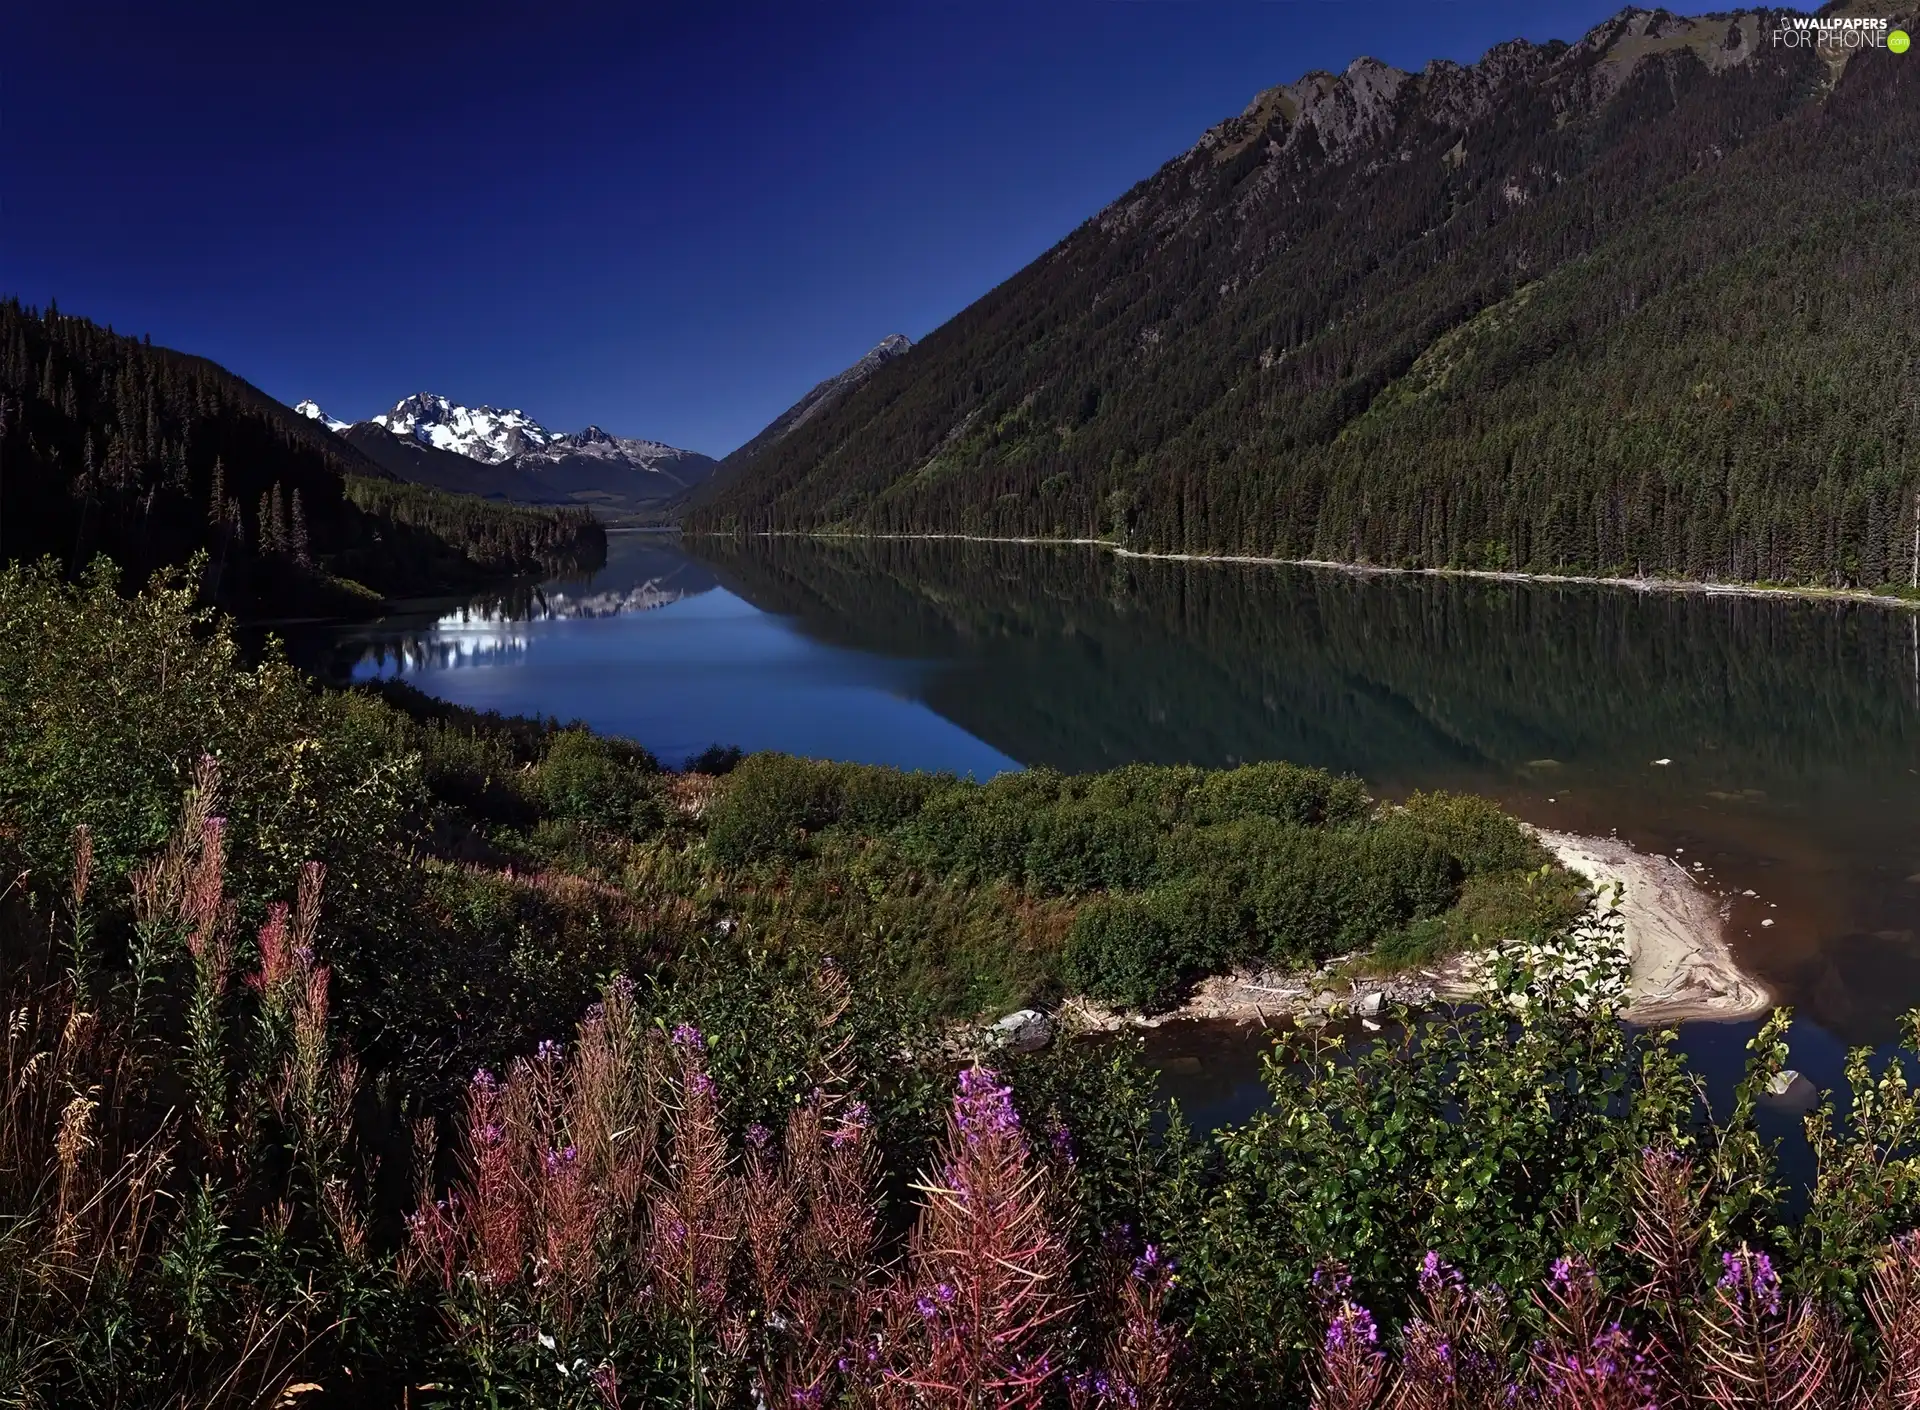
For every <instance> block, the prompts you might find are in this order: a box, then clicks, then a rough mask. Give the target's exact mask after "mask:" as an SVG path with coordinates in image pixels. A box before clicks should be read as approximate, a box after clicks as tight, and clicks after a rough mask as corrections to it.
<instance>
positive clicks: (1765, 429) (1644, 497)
mask: <svg viewBox="0 0 1920 1410" xmlns="http://www.w3.org/2000/svg"><path fill="white" fill-rule="evenodd" d="M1767 23H1768V22H1767V21H1766V20H1765V18H1764V17H1759V16H1754V15H1741V16H1735V17H1731V18H1728V17H1721V18H1720V19H1718V20H1702V21H1687V20H1679V19H1676V18H1674V17H1672V16H1667V15H1664V14H1661V13H1655V14H1653V15H1648V14H1647V13H1646V12H1640V13H1638V14H1637V15H1636V14H1632V13H1627V14H1623V16H1622V17H1620V18H1619V19H1617V20H1615V21H1613V22H1611V23H1610V25H1608V26H1604V27H1603V28H1602V29H1600V30H1597V31H1595V33H1594V34H1593V35H1590V36H1589V37H1588V38H1587V39H1586V40H1585V41H1583V42H1582V43H1580V44H1577V45H1573V46H1566V45H1558V44H1556V45H1549V46H1544V47H1536V46H1532V45H1527V44H1519V43H1516V44H1514V45H1508V46H1503V47H1502V48H1500V49H1497V50H1495V51H1494V52H1493V53H1491V54H1490V55H1489V56H1488V57H1487V58H1486V59H1485V60H1483V61H1482V62H1481V63H1480V64H1479V65H1476V66H1474V67H1472V68H1467V69H1461V68H1458V67H1456V66H1452V65H1446V64H1435V65H1432V66H1429V68H1428V69H1427V70H1426V71H1425V72H1424V73H1422V74H1420V75H1414V76H1400V77H1399V78H1396V76H1395V75H1394V73H1393V71H1391V70H1387V69H1385V68H1384V67H1382V66H1379V65H1372V64H1371V63H1370V61H1363V62H1362V63H1360V64H1356V65H1355V66H1354V68H1352V69H1350V70H1349V71H1348V72H1347V74H1345V75H1344V76H1342V77H1340V78H1337V79H1336V78H1332V77H1329V76H1326V75H1320V76H1317V77H1316V76H1310V77H1309V79H1307V80H1303V81H1302V83H1301V84H1297V85H1294V86H1293V87H1292V88H1290V89H1287V90H1274V91H1273V92H1272V93H1269V94H1264V95H1262V96H1261V98H1260V99H1259V100H1257V101H1256V103H1255V105H1254V106H1253V107H1252V108H1250V109H1249V110H1248V112H1247V114H1245V115H1243V116H1242V117H1240V118H1237V119H1234V120H1232V121H1230V122H1228V123H1226V124H1223V125H1222V126H1221V127H1219V128H1216V129H1214V130H1213V131H1212V132H1210V133H1209V134H1207V136H1206V138H1205V139H1203V140H1202V142H1201V143H1200V144H1199V145H1197V146H1196V147H1195V148H1194V149H1193V151H1191V152H1189V153H1188V154H1187V155H1186V156H1184V157H1182V158H1179V159H1177V160H1176V161H1174V162H1171V163H1169V164H1168V165H1167V166H1166V167H1165V168H1163V169H1162V170H1161V171H1160V172H1159V173H1158V174H1157V175H1155V176H1154V177H1153V178H1151V179H1150V180H1148V181H1145V182H1143V183H1141V184H1140V185H1139V186H1138V187H1136V188H1135V189H1134V190H1133V191H1131V192H1129V193H1128V194H1127V195H1126V196H1125V197H1123V198H1122V199H1121V200H1120V201H1118V202H1116V203H1115V204H1114V205H1113V206H1111V207H1109V208H1108V209H1107V210H1106V211H1104V212H1102V213H1101V214H1100V215H1099V216H1098V217H1096V218H1095V219H1093V220H1090V221H1088V222H1087V223H1086V224H1085V225H1083V226H1082V227H1081V228H1080V229H1078V230H1077V231H1075V232H1074V233H1073V234H1072V235H1071V236H1069V237H1068V238H1067V239H1066V240H1064V241H1063V242H1061V244H1060V245H1058V246H1057V247H1055V248H1054V249H1053V250H1052V251H1050V252H1049V253H1048V254H1046V255H1045V256H1043V257H1042V258H1041V259H1039V260H1037V261H1035V262H1034V263H1033V264H1032V265H1030V266H1029V267H1028V268H1026V269H1024V270H1022V271H1021V272H1020V273H1019V274H1017V275H1015V276H1014V277H1013V278H1012V279H1010V280H1008V281H1007V282H1006V283H1005V284H1004V285H1002V286H1001V287H999V288H998V289H995V290H994V291H992V292H991V293H989V294H988V295H987V296H986V297H984V298H982V299H981V300H979V301H978V302H977V303H975V304H974V305H972V306H971V307H969V308H968V309H966V310H965V311H964V312H962V313H961V314H959V315H958V316H957V317H955V318H954V319H953V320H951V321H950V322H949V323H948V324H946V325H945V326H944V327H942V328H940V329H938V330H937V331H935V332H934V333H932V334H931V335H929V336H928V337H927V338H926V339H925V340H924V341H923V342H921V343H920V344H918V345H916V346H915V348H914V349H913V350H912V352H910V353H909V354H907V355H906V356H904V357H901V358H899V359H897V360H896V361H894V362H892V363H890V364H888V365H887V366H886V367H884V368H882V369H881V370H880V371H879V372H878V374H877V375H876V376H875V377H874V378H873V379H872V381H871V382H869V383H868V384H867V385H866V386H865V387H863V388H862V389H861V390H860V391H859V392H858V393H856V394H855V395H853V396H851V397H849V398H848V399H847V400H846V401H845V402H844V403H843V404H842V405H840V406H839V407H836V408H835V409H833V410H832V411H831V412H830V413H828V414H826V415H823V416H821V417H819V418H817V419H815V420H814V421H812V422H810V423H809V424H807V425H806V426H804V427H802V428H800V429H799V430H798V431H796V432H795V433H794V434H793V435H792V436H790V437H788V438H787V439H786V440H785V441H783V442H781V443H780V444H779V445H777V446H775V447H774V448H773V449H772V450H770V451H769V452H767V453H766V454H765V455H764V456H762V457H761V458H759V460H758V461H757V462H756V463H755V464H754V465H753V466H752V467H751V468H750V470H749V472H748V473H747V474H746V475H745V476H743V477H741V478H740V479H738V480H737V481H735V482H734V483H732V484H731V485H729V486H728V487H726V488H725V489H724V490H722V491H719V492H717V494H716V496H715V498H714V499H713V500H712V502H711V503H709V504H708V505H706V506H704V507H702V508H701V509H700V510H699V511H697V512H696V513H695V514H694V515H693V516H692V518H691V522H692V524H693V525H694V526H695V527H696V528H700V529H705V530H729V529H732V530H749V531H758V530H776V531H783V530H817V529H823V528H851V529H857V530H861V531H868V532H886V533H902V532H905V533H914V532H963V533H977V534H987V535H1041V536H1067V537H1079V536H1086V537H1103V538H1109V539H1112V540H1114V541H1117V542H1120V543H1124V544H1126V545H1128V546H1131V547H1134V548H1138V549H1152V550H1190V551H1212V552H1237V553H1254V554H1271V555H1277V556H1281V557H1288V558H1315V559H1329V560H1340V561H1364V562H1371V563H1377V564H1387V565H1399V566H1426V567H1438V566H1451V567H1471V568H1511V569H1520V570H1531V571H1540V572H1550V573H1579V572H1601V573H1608V574H1615V573H1621V574H1653V575H1676V576H1685V577H1690V578H1717V579H1730V580H1758V581H1782V582H1795V583H1807V584H1845V585H1879V584H1886V583H1894V584H1905V583H1907V582H1908V581H1910V578H1911V575H1912V573H1913V569H1914V562H1913V556H1914V527H1915V526H1914V505H1915V499H1916V491H1920V381H1917V380H1916V373H1917V370H1920V293H1917V292H1916V288H1915V285H1914V281H1913V279H1912V271H1913V270H1914V269H1915V268H1920V220H1917V219H1916V217H1917V216H1920V68H1917V67H1916V66H1915V64H1914V63H1913V61H1912V59H1911V58H1909V57H1905V56H1896V55H1892V54H1889V53H1885V52H1867V53H1865V54H1862V55H1860V56H1858V57H1855V58H1853V59H1852V60H1851V61H1849V62H1848V63H1846V64H1845V65H1844V66H1843V67H1842V66H1839V65H1834V64H1829V63H1828V62H1826V61H1825V60H1824V59H1823V58H1822V57H1821V56H1819V55H1817V54H1815V53H1812V52H1809V51H1791V50H1785V49H1776V48H1773V47H1771V46H1770V45H1769V44H1768V43H1767V42H1766V35H1765V32H1764V26H1765V25H1766V24H1767ZM1396 85H1397V86H1396ZM1303 95H1304V96H1303ZM1316 95H1318V96H1317V102H1318V106H1317V107H1314V106H1313V101H1316ZM1309 108H1311V110H1312V113H1313V114H1314V115H1313V117H1312V119H1311V120H1309V119H1308V118H1307V117H1304V116H1302V114H1303V113H1305V112H1307V111H1308V110H1309Z"/></svg>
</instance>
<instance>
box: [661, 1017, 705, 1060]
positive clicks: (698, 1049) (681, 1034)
mask: <svg viewBox="0 0 1920 1410" xmlns="http://www.w3.org/2000/svg"><path fill="white" fill-rule="evenodd" d="M670 1041H671V1042H672V1043H673V1045H674V1047H676V1048H680V1049H682V1050H684V1051H686V1052H690V1053H704V1052H705V1051H706V1050H707V1039H706V1035H705V1034H703V1033H701V1031H700V1030H699V1029H698V1028H695V1027H694V1026H693V1025H692V1024H691V1023H680V1024H675V1025H674V1029H673V1033H672V1036H671V1040H670Z"/></svg>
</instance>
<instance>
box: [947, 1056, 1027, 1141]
mask: <svg viewBox="0 0 1920 1410" xmlns="http://www.w3.org/2000/svg"><path fill="white" fill-rule="evenodd" d="M954 1111H955V1114H956V1115H957V1116H958V1117H959V1119H960V1131H961V1134H962V1135H964V1136H965V1137H966V1140H967V1144H968V1145H978V1144H979V1142H980V1139H981V1138H982V1137H983V1136H986V1135H989V1134H1002V1133H1005V1132H1009V1131H1013V1132H1017V1131H1018V1130H1019V1129H1020V1117H1019V1115H1018V1113H1016V1112H1015V1111H1014V1109H1013V1089H1012V1088H1011V1087H1003V1086H1001V1085H1000V1076H999V1074H998V1073H996V1072H995V1071H994V1070H993V1069H992V1068H990V1067H970V1068H968V1069H967V1070H966V1071H965V1072H962V1073H961V1074H960V1092H959V1095H958V1096H956V1097H955V1098H954Z"/></svg>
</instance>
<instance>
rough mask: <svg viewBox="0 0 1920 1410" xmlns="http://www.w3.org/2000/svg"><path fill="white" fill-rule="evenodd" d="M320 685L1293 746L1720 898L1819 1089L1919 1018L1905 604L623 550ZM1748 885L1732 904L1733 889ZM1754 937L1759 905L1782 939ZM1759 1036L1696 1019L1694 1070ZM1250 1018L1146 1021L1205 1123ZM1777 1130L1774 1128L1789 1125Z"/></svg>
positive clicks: (854, 750)
mask: <svg viewBox="0 0 1920 1410" xmlns="http://www.w3.org/2000/svg"><path fill="white" fill-rule="evenodd" d="M326 645H327V651H328V653H329V657H330V659H329V662H328V666H329V669H330V670H331V671H332V672H333V673H334V674H336V675H342V676H344V675H351V676H353V677H354V678H356V679H366V678H369V677H371V676H374V675H394V674H398V675H402V676H404V677H405V678H406V679H408V680H409V681H411V682H412V683H414V684H415V685H417V686H419V687H421V688H422V689H424V690H427V691H430V692H431V693H433V694H435V695H438V696H442V697H444V698H446V699H448V700H452V701H456V702H458V703H460V704H463V705H471V706H475V707H478V708H482V709H494V710H501V711H504V712H509V713H521V714H533V715H553V716H558V717H559V718H561V719H563V720H571V719H580V720H584V721H586V722H587V723H589V724H591V725H593V726H594V727H595V728H597V729H600V730H605V731H608V732H612V733H617V734H623V735H627V736H630V737H632V738H634V739H636V740H638V741H639V742H640V743H642V744H644V745H646V746H647V747H648V748H650V749H652V750H653V751H654V752H655V753H656V754H658V755H659V756H660V757H661V758H662V759H664V760H666V761H668V762H670V763H677V762H679V761H680V760H682V759H684V758H685V757H686V756H688V755H689V754H692V753H694V752H696V751H698V750H700V749H701V748H703V747H705V746H706V745H708V744H712V743H716V742H718V743H726V744H738V745H740V746H742V747H743V748H746V749H749V750H753V749H780V750H787V751H790V752H793V753H798V754H810V755H817V756H822V757H831V758H837V759H853V760H860V761H865V762H871V763H887V764H897V765H901V766H903V767H909V768H927V769H951V770H954V771H955V772H958V773H963V774H965V773H971V774H973V775H974V776H976V777H980V778H985V777H987V776H989V775H991V774H994V773H997V772H999V771H1001V770H1003V769H1009V768H1017V767H1021V766H1025V765H1041V764H1045V765H1051V766H1053V767H1055V768H1059V769H1063V770H1068V771H1084V770H1092V769H1101V768H1107V767H1110V766H1113V765H1117V764H1124V763H1129V762H1135V761H1146V762H1152V763H1193V764H1202V765H1225V764H1236V763H1242V762H1247V761H1250V760H1256V759H1276V758H1277V759H1290V760H1293V761H1296V762H1299V763H1305V764H1316V765H1321V766H1324V767H1327V768H1332V769H1338V770H1343V771H1348V772H1352V773H1356V774H1359V775H1360V776H1361V777H1363V778H1365V779H1366V780H1367V781H1368V782H1369V784H1370V785H1372V787H1373V788H1374V789H1375V791H1376V792H1377V793H1379V794H1381V795H1382V796H1388V797H1391V796H1394V795H1397V794H1401V793H1404V792H1406V791H1408V790H1411V789H1414V788H1431V787H1445V788H1455V789H1468V790H1473V791H1476V792H1481V793H1485V794H1488V795H1490V796H1493V797H1495V798H1498V799H1499V800H1500V801H1501V802H1503V803H1504V804H1505V805H1506V806H1507V807H1509V808H1510V809H1511V810H1512V811H1513V812H1515V813H1516V814H1518V815H1519V816H1521V817H1523V818H1526V819H1528V820H1530V821H1533V822H1537V823H1541V824H1544V825H1550V826H1552V827H1555V828H1560V829H1563V830H1567V831H1573V832H1592V833H1600V834H1608V833H1616V834H1618V835H1619V836H1620V837H1622V838H1624V839H1626V840H1628V841H1629V842H1631V843H1633V844H1634V845H1635V846H1637V847H1640V848H1642V849H1644V850H1648V851H1653V852H1660V853H1664V854H1667V855H1669V856H1672V857H1673V858H1674V859H1675V860H1676V861H1677V862H1679V863H1680V864H1681V865H1683V866H1686V867H1687V868H1688V869H1689V870H1691V871H1693V872H1694V874H1695V875H1696V876H1698V877H1699V878H1700V879H1701V880H1702V882H1703V883H1704V884H1706V885H1708V886H1710V887H1711V888H1712V889H1713V890H1714V891H1715V892H1716V893H1719V894H1721V895H1723V896H1724V897H1726V899H1727V903H1728V906H1729V915H1728V934H1729V938H1730V940H1731V942H1732V944H1733V946H1734V949H1735V951H1736V953H1737V954H1738V955H1739V956H1740V958H1741V960H1742V961H1743V962H1744V963H1745V964H1746V965H1747V966H1748V967H1749V968H1750V969H1751V970H1753V971H1754V972H1755V973H1756V974H1758V975H1759V976H1760V977H1761V978H1762V979H1763V980H1764V981H1765V982H1766V983H1767V984H1768V985H1770V986H1771V987H1772V988H1773V990H1774V992H1775V993H1776V994H1777V995H1778V997H1779V999H1780V1001H1781V1002H1783V1003H1789V1004H1792V1005H1794V1006H1795V1008H1796V1009H1797V1010H1798V1012H1799V1014H1800V1021H1799V1022H1798V1023H1797V1024H1796V1027H1795V1031H1794V1063H1795V1065H1796V1066H1798V1067H1800V1068H1801V1069H1802V1070H1803V1071H1806V1072H1807V1073H1808V1074H1809V1075H1810V1076H1812V1077H1813V1078H1814V1079H1815V1080H1816V1081H1818V1082H1821V1083H1822V1084H1823V1085H1826V1084H1829V1083H1831V1082H1833V1081H1835V1080H1837V1077H1838V1074H1839V1063H1840V1059H1841V1054H1842V1050H1843V1048H1844V1046H1846V1045H1851V1044H1871V1045H1874V1046H1876V1047H1884V1046H1886V1045H1887V1044H1889V1043H1890V1042H1892V1041H1893V1040H1894V1039H1895V1038H1896V1036H1897V1019H1898V1016H1899V1014H1900V1013H1901V1012H1903V1011H1904V1010H1905V1009H1907V1008H1910V1007H1913V1006H1915V1005H1920V615H1916V614H1914V613H1911V612H1904V611H1899V610H1889V609H1885V608H1880V607H1874V606H1869V605H1863V604H1851V603H1826V602H1799V601H1792V600H1788V599H1759V598H1741V597H1732V596H1708V595H1705V594H1692V593H1688V594H1679V593H1639V592H1634V591H1630V590H1624V589H1613V588H1599V587H1580V586H1552V585H1545V584H1510V583H1493V582H1482V581H1472V580H1464V579H1437V578H1417V577H1399V576H1372V577H1367V576H1358V575H1353V574H1346V573H1340V572H1335V571H1330V570H1316V569H1301V568H1282V567H1267V566H1256V565H1236V564H1223V563H1171V562H1148V561H1142V560H1134V559H1117V558H1114V557H1112V556H1111V555H1108V554H1105V553H1103V552H1101V551H1099V550H1097V549H1093V548H1084V547H1058V548H1054V547H1036V546H1027V545H1016V544H979V543H960V542H926V541H915V542H903V541H819V540H799V539H776V540H766V539H753V540H744V541H740V540H723V539H685V540H677V539H674V538H672V537H670V536H664V535H658V534H641V533H622V534H615V535H614V536H613V537H612V543H611V548H610V552H609V556H608V562H607V565H606V567H605V568H603V569H602V570H601V571H599V572H597V573H594V574H592V575H591V576H589V577H585V578H580V579H566V580H557V581H554V582H551V583H547V584H544V585H542V586H541V587H539V588H537V589H533V590H529V591H526V592H523V593H520V594H518V595H515V596H511V597H508V598H496V599H489V600H486V601H480V602H473V603H465V604H452V605H450V604H445V603H441V604H424V605H423V606H422V607H421V609H420V610H419V611H417V612H412V613H407V614H402V615H399V616H395V617H392V618H389V619H387V620H386V621H383V622H381V623H378V624H375V625H373V626H371V627H363V628H356V629H354V630H352V631H350V632H347V633H344V634H341V635H338V636H336V637H334V638H331V639H330V640H329V642H328V643H327V644H326ZM1747 893H1752V894H1750V895H1749V894H1747ZM1768 922H1771V924H1769V923H1768ZM1750 1032H1751V1026H1750V1025H1712V1024H1696V1025H1690V1026H1689V1028H1688V1030H1687V1032H1686V1035H1685V1043H1686V1046H1687V1047H1688V1049H1689V1050H1690V1051H1691V1052H1692V1053H1693V1054H1694V1056H1695V1058H1696V1060H1697V1061H1698V1062H1700V1063H1701V1064H1702V1065H1704V1066H1706V1067H1707V1068H1708V1069H1709V1070H1710V1071H1714V1072H1718V1073H1725V1072H1726V1071H1728V1070H1730V1068H1731V1066H1732V1065H1733V1064H1735V1063H1737V1062H1738V1061H1739V1059H1740V1056H1741V1052H1742V1049H1743V1046H1744V1043H1745V1041H1746V1038H1747V1036H1748V1035H1749V1034H1750ZM1258 1037H1259V1035H1258V1033H1257V1031H1256V1032H1255V1033H1254V1034H1252V1035H1251V1036H1249V1035H1248V1034H1246V1033H1243V1032H1241V1031H1239V1030H1235V1029H1226V1030H1224V1031H1222V1030H1219V1029H1217V1028H1210V1027H1203V1026H1201V1025H1170V1026H1169V1027H1168V1028H1165V1029H1161V1030H1157V1031H1156V1032H1155V1033H1154V1034H1152V1035H1151V1037H1150V1039H1149V1048H1150V1051H1151V1052H1152V1054H1153V1056H1154V1057H1155V1059H1156V1061H1158V1062H1159V1063H1160V1064H1161V1067H1162V1071H1163V1074H1164V1080H1165V1083H1166V1085H1167V1088H1168V1090H1169V1091H1170V1092H1173V1093H1175V1094H1176V1095H1179V1096H1180V1097H1181V1098H1182V1100H1183V1101H1184V1102H1186V1103H1187V1104H1188V1105H1189V1109H1190V1111H1191V1112H1192V1114H1193V1115H1194V1117H1195V1118H1196V1120H1200V1121H1203V1122H1211V1121H1217V1120H1220V1119H1224V1118H1228V1117H1233V1116H1238V1115H1240V1114H1243V1113H1244V1112H1245V1111H1247V1110H1250V1109H1251V1108H1252V1107H1253V1106H1254V1105H1255V1104H1256V1103H1257V1102H1258V1100H1259V1097H1260V1092H1261V1089H1260V1087H1259V1084H1258V1054H1259V1051H1260V1043H1259V1041H1258ZM1786 1124H1787V1125H1788V1126H1791V1125H1792V1124H1793V1123H1792V1122H1787V1123H1786Z"/></svg>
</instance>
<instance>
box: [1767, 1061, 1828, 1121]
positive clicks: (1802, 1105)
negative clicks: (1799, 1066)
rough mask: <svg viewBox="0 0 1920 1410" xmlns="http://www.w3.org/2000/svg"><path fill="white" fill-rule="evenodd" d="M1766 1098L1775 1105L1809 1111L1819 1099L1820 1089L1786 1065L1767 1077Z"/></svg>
mask: <svg viewBox="0 0 1920 1410" xmlns="http://www.w3.org/2000/svg"><path fill="white" fill-rule="evenodd" d="M1767 1100H1768V1101H1769V1103H1771V1104H1772V1105H1775V1106H1783V1107H1787V1108H1790V1109H1792V1110H1795V1111H1811V1110H1812V1109H1813V1106H1814V1103H1816V1102H1818V1101H1819V1100H1820V1089H1819V1088H1818V1087H1816V1086H1814V1085H1813V1083H1812V1082H1810V1081H1808V1080H1807V1078H1806V1077H1805V1076H1804V1075H1802V1074H1801V1073H1799V1072H1796V1071H1794V1069H1793V1068H1791V1067H1786V1068H1782V1069H1781V1070H1780V1071H1778V1072H1776V1073H1774V1075H1773V1076H1772V1077H1770V1078H1768V1079H1767Z"/></svg>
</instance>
